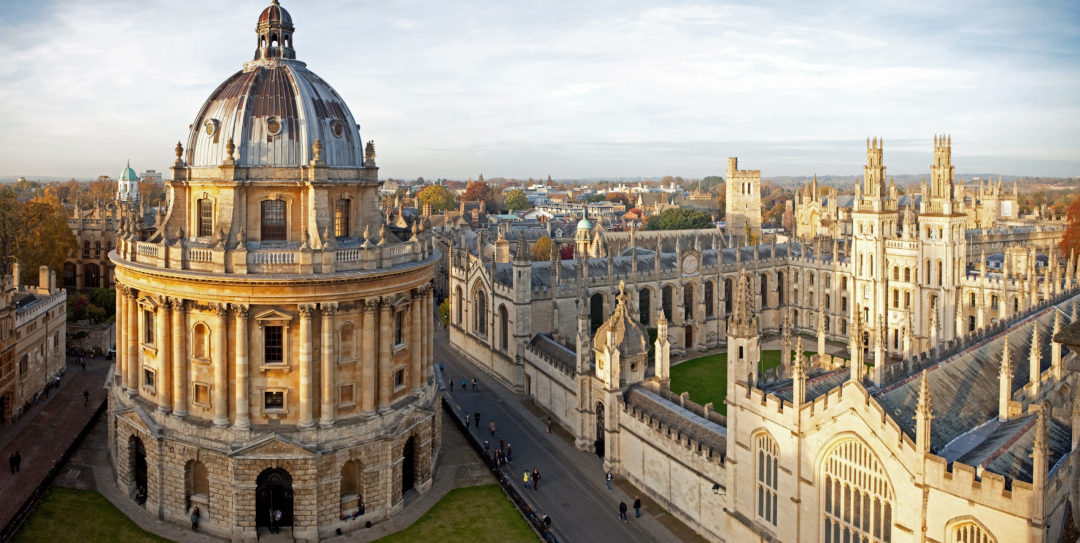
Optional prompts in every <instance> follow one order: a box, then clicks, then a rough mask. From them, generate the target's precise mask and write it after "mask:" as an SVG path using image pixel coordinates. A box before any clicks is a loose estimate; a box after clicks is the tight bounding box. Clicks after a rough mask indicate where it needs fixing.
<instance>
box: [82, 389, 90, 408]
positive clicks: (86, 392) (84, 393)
mask: <svg viewBox="0 0 1080 543" xmlns="http://www.w3.org/2000/svg"><path fill="white" fill-rule="evenodd" d="M82 399H83V402H82V404H83V405H90V391H89V390H86V389H83V391H82Z"/></svg>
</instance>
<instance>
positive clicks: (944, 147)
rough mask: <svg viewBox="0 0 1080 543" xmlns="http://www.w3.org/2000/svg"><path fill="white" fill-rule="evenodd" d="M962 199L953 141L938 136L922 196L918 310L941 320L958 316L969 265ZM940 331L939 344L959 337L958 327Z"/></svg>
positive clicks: (922, 332)
mask: <svg viewBox="0 0 1080 543" xmlns="http://www.w3.org/2000/svg"><path fill="white" fill-rule="evenodd" d="M963 198H964V196H963V191H962V190H958V189H957V187H956V181H955V177H954V167H953V165H952V138H950V137H948V136H935V137H934V163H933V164H931V166H930V184H929V186H927V190H926V191H925V193H924V194H923V195H922V202H921V203H920V210H919V242H920V243H919V267H918V269H919V277H918V279H919V285H920V287H921V288H920V289H919V291H920V292H919V296H918V297H917V298H918V300H917V302H916V304H917V306H916V308H915V310H916V312H917V313H919V314H921V315H925V314H927V311H930V310H931V309H933V310H935V311H936V312H937V316H938V319H939V320H940V319H942V318H947V317H949V316H952V315H955V314H956V304H957V303H958V302H959V288H960V280H961V279H962V278H963V276H964V274H965V269H966V265H967V264H966V261H965V260H966V259H965V255H966V254H967V239H966V237H965V227H964V222H965V216H964V212H963V209H962V203H963ZM928 324H929V323H928V322H924V323H922V326H921V327H920V328H921V329H920V335H923V336H924V337H928V336H929V329H928V328H927V326H928ZM939 332H940V333H939V335H938V340H939V341H949V340H951V339H953V338H954V337H956V327H955V326H944V327H942V329H941V330H939Z"/></svg>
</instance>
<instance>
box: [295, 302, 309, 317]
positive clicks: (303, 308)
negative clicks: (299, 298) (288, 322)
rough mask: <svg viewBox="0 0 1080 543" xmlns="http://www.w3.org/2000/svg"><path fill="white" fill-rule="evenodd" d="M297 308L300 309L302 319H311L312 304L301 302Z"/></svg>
mask: <svg viewBox="0 0 1080 543" xmlns="http://www.w3.org/2000/svg"><path fill="white" fill-rule="evenodd" d="M296 309H297V310H298V311H300V318H301V319H310V318H311V306H310V305H308V304H300V305H298V306H296Z"/></svg>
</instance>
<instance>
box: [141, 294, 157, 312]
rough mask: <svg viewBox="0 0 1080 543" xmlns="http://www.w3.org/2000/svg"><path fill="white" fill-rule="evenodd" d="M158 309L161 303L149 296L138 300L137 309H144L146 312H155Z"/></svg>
mask: <svg viewBox="0 0 1080 543" xmlns="http://www.w3.org/2000/svg"><path fill="white" fill-rule="evenodd" d="M159 307H161V303H160V302H158V300H155V299H154V298H153V297H151V296H143V297H142V298H139V309H145V310H147V311H157V310H158V308H159Z"/></svg>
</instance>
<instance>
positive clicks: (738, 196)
mask: <svg viewBox="0 0 1080 543" xmlns="http://www.w3.org/2000/svg"><path fill="white" fill-rule="evenodd" d="M725 182H726V183H725V185H726V191H727V200H726V210H725V211H726V214H727V234H728V236H734V237H738V238H746V237H747V234H749V236H750V237H751V238H752V239H761V170H740V169H739V159H738V158H736V157H731V158H729V159H728V170H727V177H726V178H725ZM748 227H749V228H748Z"/></svg>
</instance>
